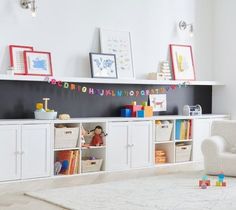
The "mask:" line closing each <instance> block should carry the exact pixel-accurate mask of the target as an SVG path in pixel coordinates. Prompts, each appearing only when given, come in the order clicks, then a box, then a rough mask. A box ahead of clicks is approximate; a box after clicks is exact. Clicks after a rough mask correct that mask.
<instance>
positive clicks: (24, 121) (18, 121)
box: [0, 114, 229, 125]
mask: <svg viewBox="0 0 236 210" xmlns="http://www.w3.org/2000/svg"><path fill="white" fill-rule="evenodd" d="M212 118H229V115H227V114H203V115H201V116H183V115H162V116H153V117H148V118H136V117H97V118H94V117H91V118H72V119H70V120H59V119H56V120H35V119H0V125H10V124H11V125H13V124H59V123H86V122H88V123H90V122H104V123H105V122H122V121H147V120H175V119H212Z"/></svg>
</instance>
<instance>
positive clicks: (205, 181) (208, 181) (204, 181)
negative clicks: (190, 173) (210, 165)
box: [199, 180, 211, 187]
mask: <svg viewBox="0 0 236 210" xmlns="http://www.w3.org/2000/svg"><path fill="white" fill-rule="evenodd" d="M203 183H205V184H206V185H207V186H208V187H209V186H211V181H210V180H199V187H201V186H202V184H203Z"/></svg>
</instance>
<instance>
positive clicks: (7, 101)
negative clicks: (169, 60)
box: [0, 81, 212, 119]
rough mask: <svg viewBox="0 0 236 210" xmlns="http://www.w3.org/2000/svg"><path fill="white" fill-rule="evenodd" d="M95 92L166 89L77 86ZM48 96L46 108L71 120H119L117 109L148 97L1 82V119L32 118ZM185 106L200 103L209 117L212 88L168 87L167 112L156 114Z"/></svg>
mask: <svg viewBox="0 0 236 210" xmlns="http://www.w3.org/2000/svg"><path fill="white" fill-rule="evenodd" d="M80 85H81V86H84V87H90V88H94V89H113V90H122V91H131V90H145V89H156V88H161V87H164V88H166V87H169V86H155V85H111V84H80ZM44 97H49V98H50V99H51V100H50V101H49V108H50V109H54V110H56V111H58V113H68V114H70V116H71V117H118V116H119V115H120V108H121V107H122V106H124V105H125V104H130V103H131V102H132V101H137V103H141V102H142V101H147V100H148V96H138V97H135V96H98V95H89V94H88V93H82V92H78V91H77V90H74V91H72V90H70V89H65V88H59V87H57V86H55V85H51V84H49V83H45V82H22V81H0V99H1V102H0V119H23V118H34V115H33V111H34V109H35V103H37V102H41V101H42V98H44ZM185 104H189V105H195V104H200V105H201V106H202V109H203V113H207V114H210V113H211V111H212V110H211V107H212V87H211V86H187V87H181V88H179V87H177V88H176V89H175V90H173V89H171V88H169V91H167V111H166V112H156V113H154V114H155V115H170V114H174V115H178V114H181V113H182V107H183V106H184V105H185Z"/></svg>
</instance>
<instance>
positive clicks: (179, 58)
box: [170, 44, 196, 81]
mask: <svg viewBox="0 0 236 210" xmlns="http://www.w3.org/2000/svg"><path fill="white" fill-rule="evenodd" d="M170 57H171V62H172V70H173V76H174V80H189V81H190V80H195V79H196V76H195V67H194V61H193V52H192V46H191V45H179V44H170Z"/></svg>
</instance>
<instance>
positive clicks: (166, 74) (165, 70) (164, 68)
mask: <svg viewBox="0 0 236 210" xmlns="http://www.w3.org/2000/svg"><path fill="white" fill-rule="evenodd" d="M160 73H161V74H163V78H164V80H171V79H172V77H171V71H170V65H169V62H168V61H162V62H160Z"/></svg>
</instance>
